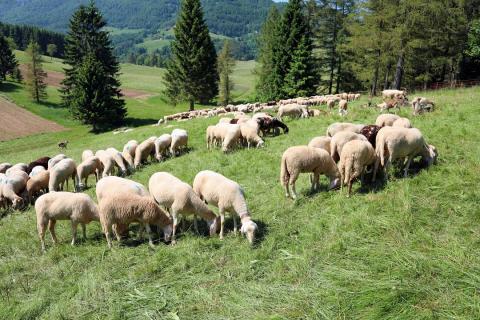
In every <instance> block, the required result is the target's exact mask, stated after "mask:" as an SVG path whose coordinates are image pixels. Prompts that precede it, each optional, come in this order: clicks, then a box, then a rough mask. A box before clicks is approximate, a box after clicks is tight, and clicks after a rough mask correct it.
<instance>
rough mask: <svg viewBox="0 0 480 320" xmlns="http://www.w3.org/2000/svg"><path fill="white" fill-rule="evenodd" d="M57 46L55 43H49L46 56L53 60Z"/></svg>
mask: <svg viewBox="0 0 480 320" xmlns="http://www.w3.org/2000/svg"><path fill="white" fill-rule="evenodd" d="M57 50H58V48H57V45H56V44H55V43H49V44H48V45H47V53H48V55H49V56H50V57H51V58H52V59H53V57H54V56H55V53H57Z"/></svg>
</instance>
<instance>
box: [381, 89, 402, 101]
mask: <svg viewBox="0 0 480 320" xmlns="http://www.w3.org/2000/svg"><path fill="white" fill-rule="evenodd" d="M382 97H383V99H384V100H385V99H406V97H407V92H406V91H404V90H395V89H387V90H383V91H382Z"/></svg>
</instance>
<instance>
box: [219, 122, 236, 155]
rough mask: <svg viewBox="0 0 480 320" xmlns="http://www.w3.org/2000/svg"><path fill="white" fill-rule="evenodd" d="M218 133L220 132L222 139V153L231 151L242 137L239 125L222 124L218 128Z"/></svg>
mask: <svg viewBox="0 0 480 320" xmlns="http://www.w3.org/2000/svg"><path fill="white" fill-rule="evenodd" d="M216 132H220V136H221V137H222V151H223V152H228V151H231V150H232V149H233V148H234V147H235V146H236V145H237V144H238V143H239V142H240V138H241V137H242V131H241V129H240V125H238V124H222V125H220V126H219V128H217V130H216Z"/></svg>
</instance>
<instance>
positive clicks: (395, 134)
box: [373, 127, 438, 180]
mask: <svg viewBox="0 0 480 320" xmlns="http://www.w3.org/2000/svg"><path fill="white" fill-rule="evenodd" d="M375 153H376V156H377V160H376V162H375V167H374V171H373V180H375V178H376V174H377V171H378V167H379V165H380V164H381V166H382V168H383V169H384V170H385V178H386V179H387V178H388V176H387V175H388V168H389V166H390V165H391V164H392V162H393V161H394V160H396V159H405V158H406V164H405V167H404V177H407V175H408V168H409V167H410V163H411V162H412V160H413V159H414V158H415V157H416V156H421V157H422V159H423V160H424V161H426V163H427V166H430V165H431V164H432V163H435V161H436V159H437V157H438V152H437V149H436V148H435V147H434V146H433V145H430V144H427V143H426V142H425V139H424V137H423V135H422V133H421V132H420V130H418V129H416V128H411V129H408V128H401V127H391V128H390V127H385V128H382V129H381V130H380V131H379V132H378V134H377V139H376V147H375Z"/></svg>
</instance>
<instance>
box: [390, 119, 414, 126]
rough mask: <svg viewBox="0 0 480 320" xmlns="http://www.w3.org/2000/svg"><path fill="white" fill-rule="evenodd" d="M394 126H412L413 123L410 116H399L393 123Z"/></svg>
mask: <svg viewBox="0 0 480 320" xmlns="http://www.w3.org/2000/svg"><path fill="white" fill-rule="evenodd" d="M392 127H401V128H412V123H411V122H410V120H409V119H408V118H399V119H397V120H395V121H394V122H393V123H392Z"/></svg>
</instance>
